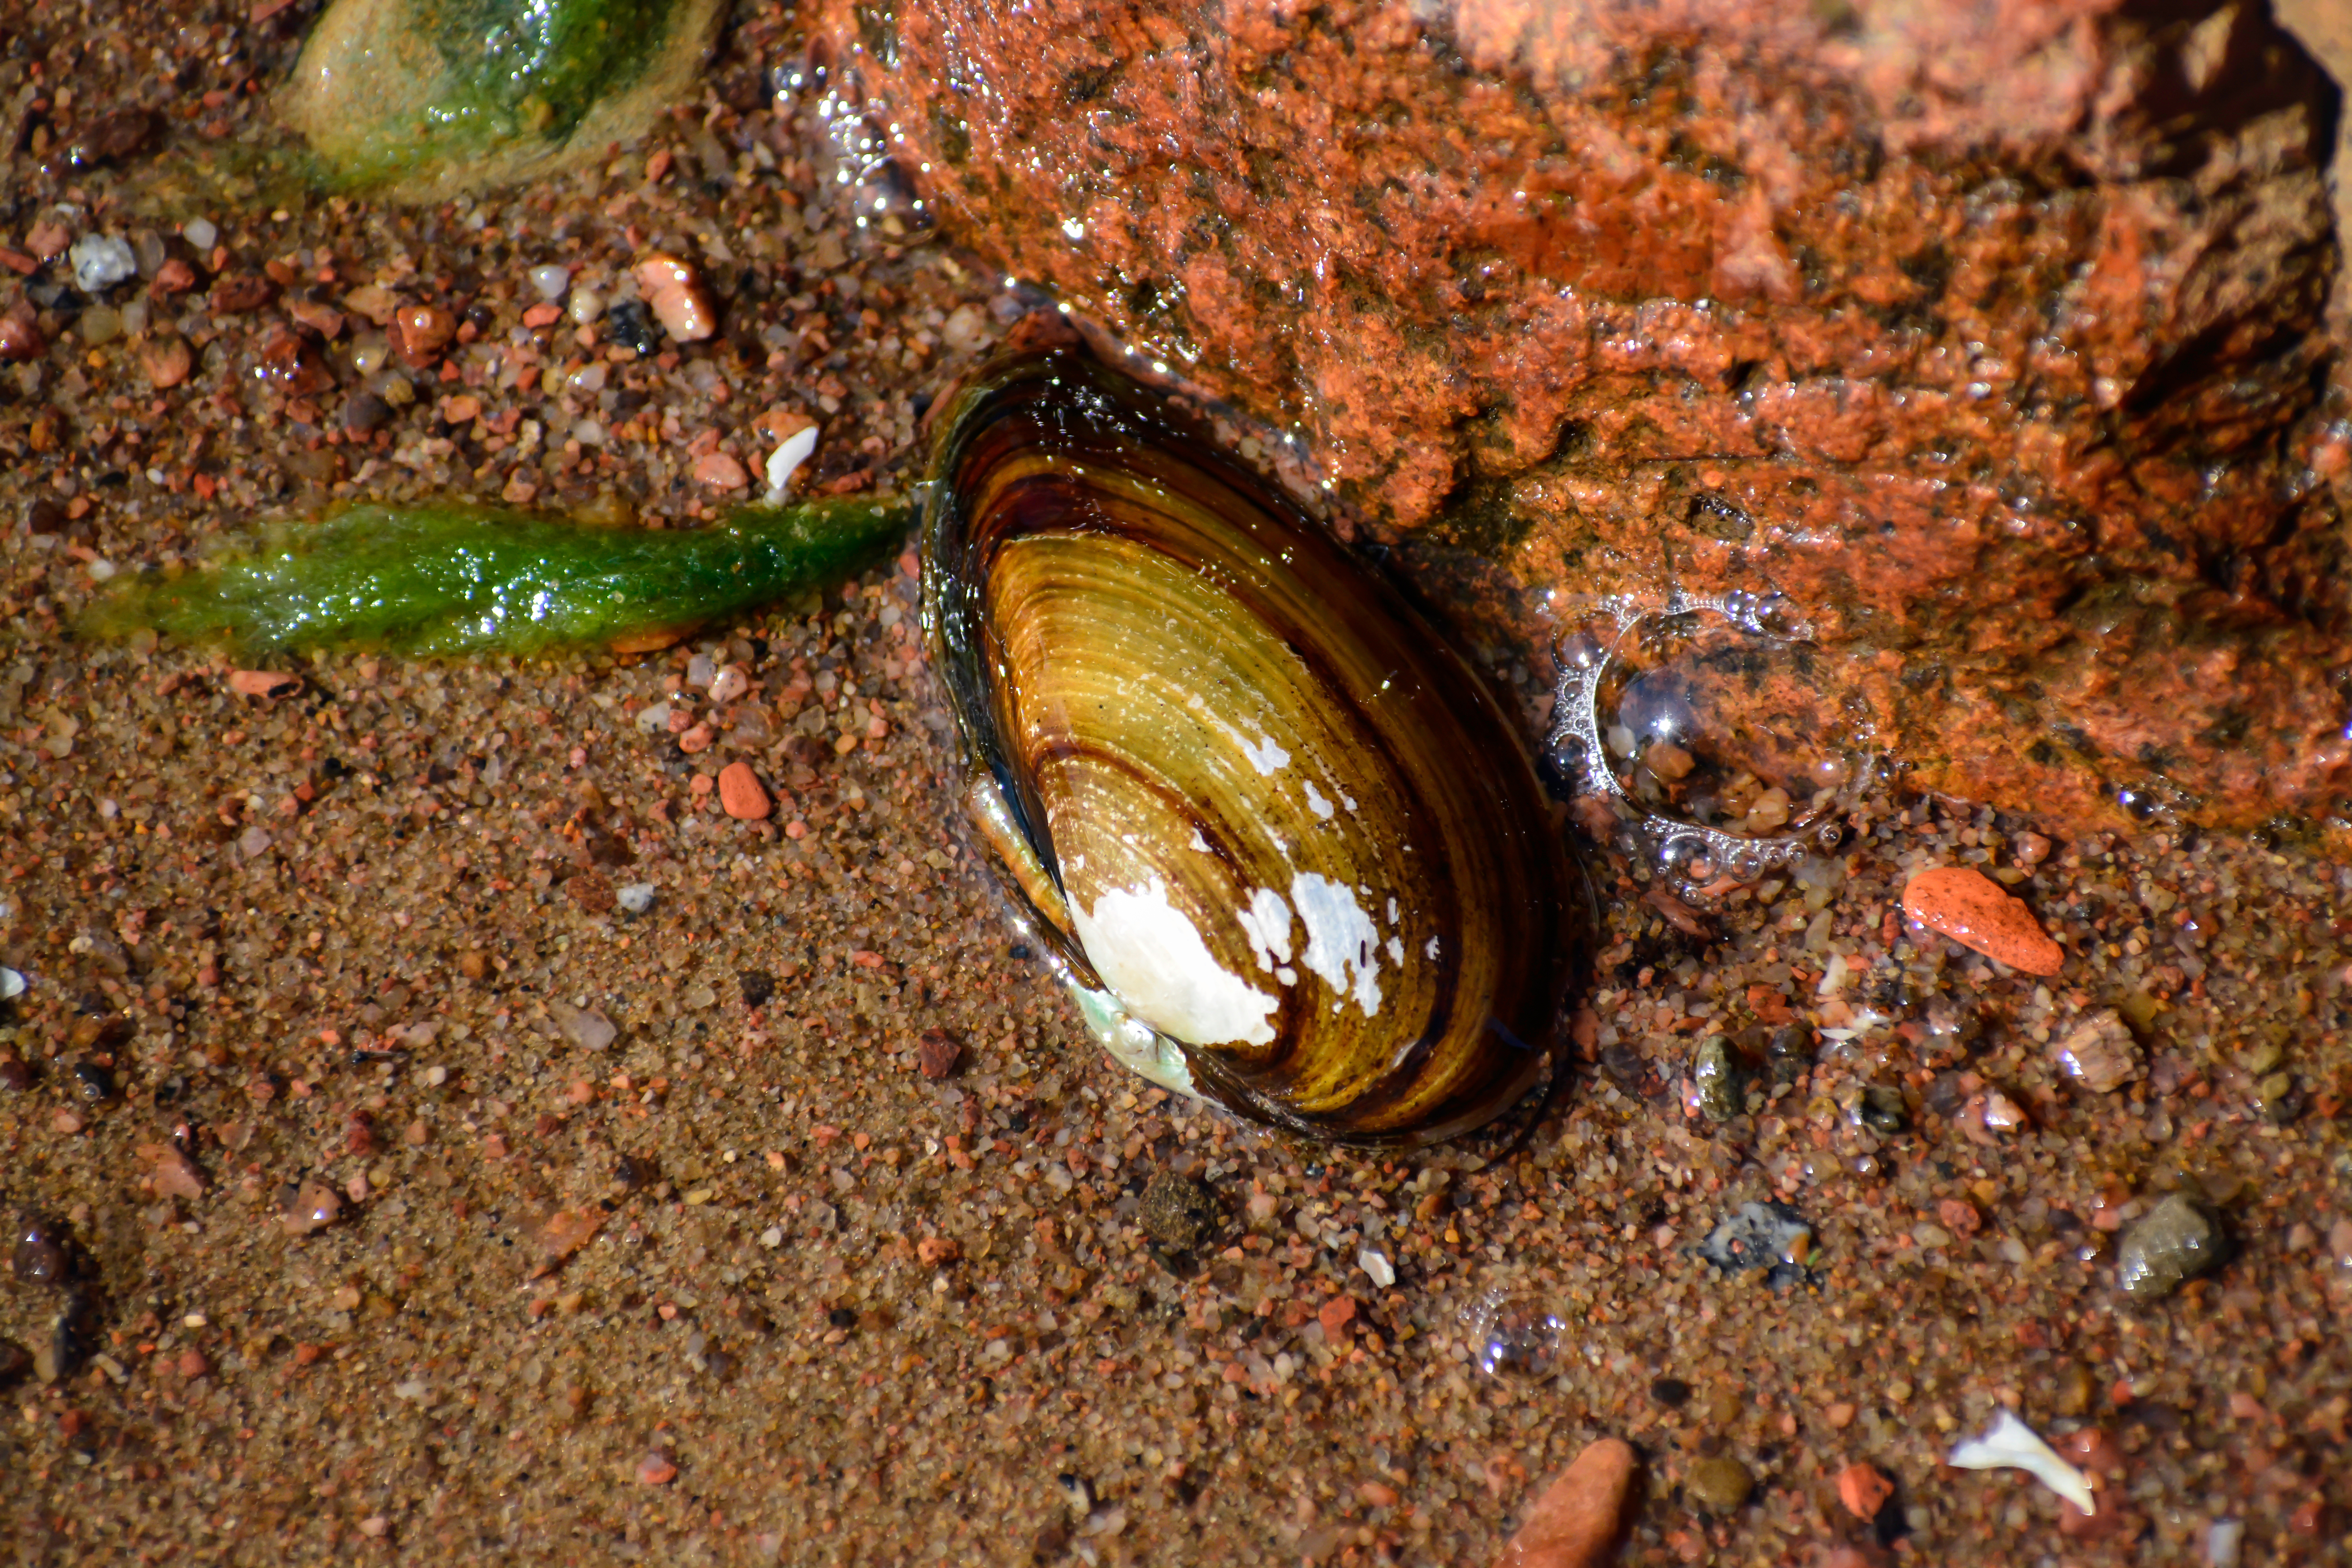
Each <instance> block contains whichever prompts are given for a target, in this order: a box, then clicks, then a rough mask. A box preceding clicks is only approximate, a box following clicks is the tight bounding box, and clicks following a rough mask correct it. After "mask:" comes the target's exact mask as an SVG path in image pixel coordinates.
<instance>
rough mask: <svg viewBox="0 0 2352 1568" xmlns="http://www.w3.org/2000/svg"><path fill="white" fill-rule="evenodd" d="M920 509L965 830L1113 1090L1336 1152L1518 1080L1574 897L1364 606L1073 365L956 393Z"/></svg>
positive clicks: (1467, 739)
mask: <svg viewBox="0 0 2352 1568" xmlns="http://www.w3.org/2000/svg"><path fill="white" fill-rule="evenodd" d="M931 477H932V493H931V500H930V504H929V508H928V510H927V514H926V521H925V534H924V562H925V572H924V583H925V617H926V625H927V626H928V628H929V636H930V637H931V643H932V651H933V655H934V658H935V660H936V665H937V668H939V669H940V672H941V673H942V676H943V678H944V679H945V681H946V684H947V686H948V689H949V696H950V703H951V706H952V707H953V709H954V712H955V717H956V720H957V723H958V725H959V728H960V730H961V740H962V743H963V747H964V752H965V760H966V765H967V770H968V772H967V784H966V789H967V800H966V805H967V806H968V807H969V809H970V811H971V815H972V816H973V818H974V819H975V821H976V822H977V823H978V825H979V826H980V828H981V831H982V836H983V837H985V838H986V840H987V841H988V844H989V846H990V847H991V849H992V852H993V859H994V862H995V865H996V868H997V870H998V872H999V874H1000V879H1002V880H1003V882H1004V884H1005V886H1006V889H1007V891H1008V892H1009V893H1010V894H1011V895H1012V897H1013V900H1014V901H1015V902H1016V904H1018V905H1020V906H1022V907H1024V910H1025V911H1026V913H1027V915H1028V916H1029V917H1030V918H1031V922H1032V923H1033V924H1034V927H1035V928H1036V931H1037V934H1038V936H1039V937H1040V939H1041V940H1042V941H1043V942H1045V945H1046V946H1047V947H1048V948H1050V949H1051V950H1052V952H1053V953H1054V955H1055V958H1056V960H1057V961H1058V963H1060V964H1061V965H1062V966H1063V967H1064V968H1065V969H1066V973H1067V976H1068V978H1069V979H1070V981H1071V983H1072V984H1073V986H1074V987H1075V988H1076V992H1077V994H1078V997H1079V1000H1080V1003H1081V1005H1082V1008H1083V1010H1084V1011H1085V1012H1086V1013H1087V1016H1088V1019H1089V1021H1090V1023H1091V1024H1092V1025H1093V1026H1094V1027H1095V1030H1096V1032H1097V1035H1098V1036H1099V1037H1101V1038H1102V1039H1103V1042H1104V1044H1105V1045H1106V1046H1107V1047H1109V1049H1110V1050H1111V1052H1112V1054H1113V1055H1115V1056H1117V1057H1118V1058H1120V1059H1121V1060H1123V1061H1126V1062H1127V1063H1128V1064H1129V1065H1130V1066H1132V1067H1135V1068H1138V1069H1139V1070H1140V1071H1142V1072H1143V1073H1144V1074H1145V1075H1146V1076H1148V1077H1150V1078H1152V1079H1155V1080H1157V1081H1159V1082H1161V1083H1163V1084H1166V1085H1168V1086H1169V1087H1171V1088H1173V1089H1179V1090H1181V1091H1183V1092H1187V1093H1192V1094H1197V1095H1200V1096H1202V1097H1205V1098H1208V1099H1211V1100H1216V1101H1219V1102H1221V1103H1223V1104H1224V1105H1226V1106H1228V1107H1230V1108H1232V1109H1234V1110H1237V1111H1239V1112H1241V1113H1243V1114H1244V1115H1247V1116H1251V1117H1254V1118H1257V1119H1260V1120H1264V1121H1272V1122H1275V1123H1277V1124H1280V1125H1283V1126H1286V1127H1289V1128H1292V1129H1294V1130H1297V1131H1301V1132H1305V1133H1307V1134H1310V1135H1313V1136H1316V1137H1320V1138H1325V1139H1330V1140H1334V1141H1337V1142H1347V1143H1356V1144H1391V1145H1394V1144H1413V1143H1421V1142H1431V1141H1433V1140H1436V1139H1440V1138H1444V1137H1448V1136H1451V1135H1454V1134H1456V1133H1459V1132H1463V1131H1467V1130H1469V1129H1472V1128H1475V1127H1477V1126H1479V1125H1481V1124H1483V1123H1485V1122H1486V1121H1490V1120H1491V1119H1493V1118H1494V1117H1496V1116H1497V1115H1498V1114H1500V1113H1501V1112H1503V1111H1504V1110H1507V1109H1508V1108H1509V1107H1510V1106H1511V1105H1512V1104H1513V1103H1514V1102H1515V1101H1517V1100H1518V1099H1519V1098H1520V1097H1521V1096H1522V1095H1523V1094H1525V1093H1526V1092H1527V1090H1528V1089H1529V1088H1530V1087H1531V1086H1532V1085H1533V1084H1535V1083H1536V1082H1537V1081H1538V1079H1542V1078H1543V1077H1544V1076H1545V1074H1546V1071H1547V1068H1548V1066H1549V1059H1550V1055H1551V1052H1552V1049H1553V1047H1554V1043H1555V1037H1556V1029H1557V1026H1558V1022H1559V1014H1560V1008H1561V1003H1562V997H1563V994H1564V991H1565V988H1566V986H1567V984H1568V983H1569V979H1570V974H1571V973H1572V972H1573V970H1574V968H1575V965H1576V963H1577V959H1578V956H1579V955H1578V952H1577V944H1578V942H1580V940H1581V937H1582V930H1581V927H1580V924H1579V923H1578V921H1577V920H1576V919H1575V918H1574V917H1575V916H1576V914H1577V912H1578V906H1577V902H1576V899H1575V898H1574V896H1573V894H1574V893H1575V891H1576V890H1577V889H1579V888H1580V880H1579V876H1578V873H1577V872H1576V871H1575V870H1574V868H1572V867H1571V866H1570V863H1569V861H1568V859H1567V858H1566V853H1565V849H1564V847H1563V843H1562V839H1561V837H1560V836H1559V833H1558V832H1557V831H1556V829H1555V827H1554V825H1553V823H1552V821H1551V819H1550V816H1549V809H1548V806H1547V803H1546V799H1545V796H1544V794H1543V791H1542V788H1541V786H1540V784H1538V780H1537V777H1536V774H1535V772H1534V769H1533V767H1532V765H1531V763H1529V761H1528V756H1527V753H1526V752H1525V750H1524V748H1523V746H1522V744H1521V742H1520V740H1519V738H1518V735H1517V731H1516V729H1515V727H1514V726H1513V725H1512V723H1511V722H1510V721H1509V720H1508V719H1507V717H1506V716H1505V714H1504V711H1503V710H1502V708H1501V707H1500V705H1499V704H1498V703H1497V702H1496V700H1495V698H1494V697H1493V695H1492V694H1490V693H1489V692H1488V691H1487V689H1486V687H1485V686H1484V685H1483V684H1482V683H1481V682H1480V680H1479V679H1478V678H1477V677H1476V676H1475V674H1474V673H1473V671H1472V670H1471V668H1470V667H1469V665H1468V664H1467V663H1466V662H1465V660H1464V659H1463V658H1462V657H1461V656H1460V655H1459V654H1457V653H1455V652H1454V650H1453V649H1452V648H1451V647H1449V646H1448V645H1447V644H1446V642H1445V641H1444V638H1443V637H1440V636H1439V634H1438V633H1437V632H1436V631H1435V630H1434V629H1433V627H1432V626H1430V625H1429V623H1428V622H1427V621H1426V620H1425V619H1424V618H1423V616H1421V615H1420V614H1418V613H1417V612H1416V611H1415V610H1414V609H1413V608H1412V605H1410V604H1409V603H1408V602H1407V600H1406V599H1405V598H1404V597H1403V595H1402V594H1401V593H1400V592H1399V591H1398V590H1397V589H1396V588H1395V587H1394V586H1393V585H1392V584H1390V583H1389V582H1388V581H1387V580H1386V579H1385V578H1383V577H1382V576H1381V575H1380V574H1378V573H1376V572H1374V571H1373V570H1371V569H1370V568H1369V567H1368V566H1367V565H1366V564H1364V563H1362V562H1360V560H1359V559H1358V558H1356V557H1355V556H1354V555H1353V554H1352V553H1351V552H1349V551H1348V550H1347V549H1346V548H1345V547H1344V546H1342V545H1341V544H1340V543H1339V542H1338V541H1336V540H1335V539H1334V538H1332V537H1331V535H1330V534H1329V533H1328V532H1327V531H1325V530H1323V529H1322V528H1320V527H1319V526H1318V525H1317V524H1316V522H1315V521H1313V520H1312V519H1311V518H1309V517H1307V515H1306V514H1305V513H1304V512H1303V511H1302V510H1300V509H1299V508H1297V506H1296V505H1295V504H1293V503H1292V502H1291V501H1290V500H1288V499H1287V498H1286V497H1284V496H1283V495H1281V494H1280V493H1279V492H1277V491H1276V490H1274V489H1272V487H1270V486H1268V485H1267V484H1265V482H1264V481H1263V480H1262V479H1259V478H1258V477H1257V476H1256V475H1255V474H1254V473H1253V472H1251V471H1250V470H1249V469H1247V468H1244V467H1243V466H1242V465H1241V464H1240V463H1238V462H1237V461H1235V460H1234V459H1233V458H1229V457H1227V456H1226V455H1225V454H1223V452H1222V451H1220V450H1218V449H1217V448H1216V447H1214V446H1213V445H1212V444H1211V443H1210V442H1209V441H1207V440H1206V439H1204V438H1203V437H1202V436H1200V435H1199V434H1198V433H1197V432H1196V431H1195V430H1194V428H1193V427H1192V424H1191V422H1190V421H1188V420H1187V419H1186V418H1185V417H1184V416H1182V415H1181V413H1180V412H1179V411H1177V410H1175V409H1173V408H1171V406H1170V405H1168V404H1167V403H1166V402H1164V401H1163V400H1161V399H1160V398H1158V397H1157V396H1156V395H1153V394H1152V393H1150V392H1149V391H1148V390H1146V389H1145V388H1143V387H1141V386H1139V385H1138V384H1135V383H1134V382H1132V381H1130V380H1129V379H1128V378H1126V377H1124V376H1122V375H1119V374H1117V373H1116V372H1114V371H1112V370H1110V369H1108V368H1107V367H1105V366H1104V365H1102V364H1101V363H1098V362H1097V361H1096V360H1095V359H1093V358H1091V357H1090V356H1088V355H1087V354H1086V353H1083V352H1081V351H1079V350H1076V349H1075V348H1058V347H1057V348H1052V349H1047V350H1043V351H1040V350H1035V349H1032V350H1029V351H1026V352H1023V353H1014V354H1010V355H1008V356H1006V357H1003V358H1001V359H1000V360H998V361H997V362H996V363H993V364H992V365H991V366H990V367H988V368H987V369H986V370H985V371H983V372H982V374H979V375H978V376H976V377H975V378H974V379H973V380H972V381H971V383H970V384H968V385H967V386H966V388H965V389H964V391H963V392H962V393H961V395H960V396H959V398H958V399H957V400H956V402H955V403H954V404H953V405H952V407H951V408H950V410H949V411H947V412H946V414H945V416H944V417H943V418H942V420H941V424H940V437H939V441H938V447H937V450H936V453H935V456H934V459H933V463H932V468H931Z"/></svg>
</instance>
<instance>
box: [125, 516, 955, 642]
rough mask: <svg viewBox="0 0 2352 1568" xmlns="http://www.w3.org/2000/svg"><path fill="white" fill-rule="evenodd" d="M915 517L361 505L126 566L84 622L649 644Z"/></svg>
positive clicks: (847, 557)
mask: <svg viewBox="0 0 2352 1568" xmlns="http://www.w3.org/2000/svg"><path fill="white" fill-rule="evenodd" d="M911 521H912V512H911V510H910V509H909V508H908V507H907V506H906V505H904V504H903V503H894V502H882V501H876V500H865V499H849V498H836V499H832V500H813V501H803V502H799V503H795V504H793V505H790V506H753V507H746V508H743V509H741V510H738V511H737V512H735V513H734V514H733V515H732V516H730V518H729V519H728V520H727V521H725V522H723V523H721V524H719V525H718V526H717V527H713V528H708V529H698V530H678V531H669V530H658V529H642V528H604V527H595V526H590V525H586V524H582V523H576V522H572V521H568V520H565V519H562V518H556V517H549V516H546V515H543V514H537V513H530V512H520V511H513V510H504V509H499V508H494V507H483V506H469V505H465V504H462V503H451V502H438V503H432V504H425V505H418V506H373V505H371V506H359V507H353V508H352V509H350V510H345V511H341V512H337V513H335V514H333V515H332V516H331V517H329V518H327V519H326V520H325V521H321V522H318V523H313V524H307V525H304V524H297V525H290V526H288V527H284V528H280V529H278V530H277V531H274V532H272V533H271V534H270V535H269V536H268V538H267V539H266V541H265V542H263V543H262V544H261V545H260V546H259V547H257V548H256V549H252V550H249V551H244V552H233V553H230V554H228V555H226V556H225V557H224V558H222V559H220V560H218V561H216V562H215V563H212V564H209V565H206V566H204V567H199V568H195V569H193V570H189V571H184V572H180V573H176V574H148V575H144V576H141V577H137V578H130V579H121V580H118V586H117V588H116V589H115V591H114V592H112V593H110V595H107V596H106V597H105V598H104V599H103V600H101V601H100V605H98V607H97V608H96V610H95V611H94V612H93V615H92V616H91V623H90V627H91V629H92V630H94V631H96V632H98V633H99V634H100V635H117V636H119V635H124V634H127V633H130V632H131V631H135V630H137V629H139V628H142V627H146V628H152V630H154V631H157V632H160V633H163V634H165V635H168V636H170V637H175V638H179V639H181V640H184V641H187V642H194V643H218V644H226V645H227V646H228V647H232V648H235V649H237V650H239V651H243V652H262V651H278V650H300V649H308V648H332V647H377V648H383V649H386V650H389V651H392V652H394V653H400V654H406V655H425V656H434V655H440V656H463V655H479V654H513V655H532V654H541V653H550V652H553V651H556V650H559V649H562V648H569V647H588V646H592V645H598V644H603V645H618V646H622V647H628V646H632V645H634V646H654V645H655V644H656V642H658V641H659V640H661V639H662V637H664V636H665V635H667V634H673V633H677V632H681V631H683V630H685V629H687V628H689V627H691V626H697V625H699V624H701V623H703V622H706V621H711V620H717V619H720V618H722V617H725V616H732V615H736V614H740V613H741V612H742V611H745V610H748V609H751V608H753V607H755V606H758V605H764V604H769V603H772V602H774V601H776V600H778V599H782V598H787V597H790V596H792V595H797V594H802V593H806V592H808V591H810V590H812V589H821V588H823V587H825V586H826V585H828V584H833V583H835V582H838V581H840V580H841V579H843V578H845V577H846V576H848V575H849V574H852V573H854V572H856V571H857V570H858V569H860V568H861V567H863V566H865V565H866V564H867V563H870V562H872V561H873V560H874V559H876V558H877V556H879V555H881V554H883V553H885V552H887V550H888V549H889V548H891V547H892V546H893V545H895V544H896V543H898V542H899V541H900V540H901V539H902V538H903V537H904V536H905V534H906V531H907V530H908V527H909V525H910V524H911Z"/></svg>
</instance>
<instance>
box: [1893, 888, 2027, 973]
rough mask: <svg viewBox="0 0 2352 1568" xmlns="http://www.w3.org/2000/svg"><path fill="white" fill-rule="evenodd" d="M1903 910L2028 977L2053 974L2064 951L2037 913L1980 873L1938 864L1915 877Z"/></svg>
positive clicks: (1962, 944) (1924, 924)
mask: <svg viewBox="0 0 2352 1568" xmlns="http://www.w3.org/2000/svg"><path fill="white" fill-rule="evenodd" d="M1903 912H1904V913H1905V914H1906V915H1907V916H1909V917H1910V918H1911V919H1913V920H1915V921H1918V922H1919V923H1920V924H1921V925H1923V926H1926V927H1927V929H1928V930H1930V931H1941V932H1943V933H1944V934H1945V935H1946V936H1948V937H1950V938H1951V939H1952V940H1953V941H1954V942H1958V943H1959V944H1960V945H1961V946H1962V947H1967V948H1973V949H1975V950H1976V951H1977V952H1981V953H1983V954H1984V955H1985V956H1986V957H1987V958H1990V959H1993V960H1996V961H1998V962H1999V963H2006V964H2007V965H2009V966H2010V967H2011V969H2017V970H2022V971H2024V972H2025V973H2028V974H2055V973H2058V970H2059V966H2060V965H2061V964H2063V963H2065V961H2066V951H2065V949H2063V948H2062V947H2060V946H2059V945H2058V944H2057V943H2056V942H2053V941H2051V940H2050V936H2049V933H2048V932H2046V931H2043V930H2042V924H2041V922H2040V921H2036V920H2035V919H2034V918H2033V911H2032V910H2030V909H2027V908H2026V907H2025V905H2024V904H2023V903H2022V902H2021V900H2016V899H2013V898H2011V897H2010V896H2009V895H2008V894H2007V893H2005V892H2003V891H2002V890H2001V889H2000V885H1999V884H1998V883H1996V882H1994V881H1993V880H1992V879H1990V878H1989V877H1987V876H1986V875H1985V874H1984V873H1983V872H1981V871H1974V870H1970V869H1969V868H1967V867H1965V866H1938V867H1937V868H1935V869H1933V870H1928V871H1922V872H1920V873H1919V874H1918V875H1917V876H1916V877H1914V878H1912V879H1911V881H1910V883H1909V885H1908V886H1906V887H1905V889H1903Z"/></svg>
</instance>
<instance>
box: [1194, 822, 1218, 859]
mask: <svg viewBox="0 0 2352 1568" xmlns="http://www.w3.org/2000/svg"><path fill="white" fill-rule="evenodd" d="M1192 847H1193V848H1195V849H1198V850H1199V851H1200V852H1201V853H1202V854H1203V855H1208V854H1213V853H1214V851H1213V850H1211V849H1210V847H1209V841H1208V840H1207V839H1205V838H1203V837H1201V830H1200V829H1199V828H1197V827H1196V828H1194V829H1192Z"/></svg>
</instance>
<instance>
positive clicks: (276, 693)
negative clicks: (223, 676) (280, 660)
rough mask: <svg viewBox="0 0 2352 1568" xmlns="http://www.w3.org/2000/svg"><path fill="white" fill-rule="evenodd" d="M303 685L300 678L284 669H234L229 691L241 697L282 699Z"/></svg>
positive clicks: (230, 677) (231, 671)
mask: <svg viewBox="0 0 2352 1568" xmlns="http://www.w3.org/2000/svg"><path fill="white" fill-rule="evenodd" d="M301 684H302V679H301V677H299V676H296V675H289V674H287V673H286V672H285V671H284V670H282V669H232V670H230V671H229V672H228V689H230V690H231V691H234V692H236V694H237V695H238V696H240V697H281V696H284V695H285V694H286V693H288V692H289V691H291V690H293V689H295V688H296V687H298V686H299V685H301Z"/></svg>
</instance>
